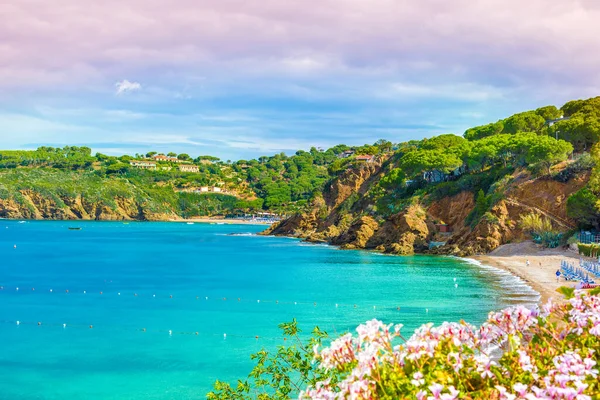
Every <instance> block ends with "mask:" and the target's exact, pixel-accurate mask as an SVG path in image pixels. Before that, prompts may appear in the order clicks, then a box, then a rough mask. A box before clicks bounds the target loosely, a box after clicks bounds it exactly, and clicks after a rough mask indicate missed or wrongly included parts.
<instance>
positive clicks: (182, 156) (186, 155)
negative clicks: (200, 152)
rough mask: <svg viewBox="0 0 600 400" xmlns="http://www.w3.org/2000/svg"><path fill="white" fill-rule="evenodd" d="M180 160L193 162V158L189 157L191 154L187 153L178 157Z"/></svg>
mask: <svg viewBox="0 0 600 400" xmlns="http://www.w3.org/2000/svg"><path fill="white" fill-rule="evenodd" d="M177 159H178V160H183V161H187V160H191V159H192V157H190V156H189V154H186V153H181V154H179V155H178V156H177Z"/></svg>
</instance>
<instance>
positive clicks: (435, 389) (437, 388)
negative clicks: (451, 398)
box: [428, 383, 444, 399]
mask: <svg viewBox="0 0 600 400" xmlns="http://www.w3.org/2000/svg"><path fill="white" fill-rule="evenodd" d="M429 390H430V391H431V394H432V395H433V397H428V399H431V398H433V399H439V398H440V394H441V393H442V390H444V385H440V384H439V383H434V384H433V385H431V386H429Z"/></svg>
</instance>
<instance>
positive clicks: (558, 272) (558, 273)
mask: <svg viewBox="0 0 600 400" xmlns="http://www.w3.org/2000/svg"><path fill="white" fill-rule="evenodd" d="M558 278H560V269H557V270H556V282H558Z"/></svg>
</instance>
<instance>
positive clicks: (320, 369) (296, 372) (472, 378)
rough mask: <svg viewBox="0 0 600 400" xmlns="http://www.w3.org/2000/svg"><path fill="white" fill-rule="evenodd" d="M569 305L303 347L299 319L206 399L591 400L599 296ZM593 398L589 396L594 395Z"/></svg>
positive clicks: (364, 333) (382, 328)
mask: <svg viewBox="0 0 600 400" xmlns="http://www.w3.org/2000/svg"><path fill="white" fill-rule="evenodd" d="M559 291H560V292H561V293H563V294H565V295H566V296H567V298H568V301H566V302H563V303H560V304H558V305H555V304H552V303H551V302H549V303H548V304H547V305H545V306H544V307H543V310H542V311H539V310H530V309H527V308H525V307H522V306H518V307H513V308H508V309H505V310H503V311H500V312H497V313H490V315H489V317H488V320H487V321H486V322H485V323H483V324H482V325H481V327H479V328H477V327H475V326H473V325H470V324H468V323H466V322H464V321H461V322H460V323H449V322H444V323H443V324H442V325H441V326H439V327H434V326H433V324H426V325H423V326H421V327H420V328H419V329H417V330H416V331H415V333H414V334H413V335H412V336H411V337H410V338H408V339H406V338H405V337H404V336H403V335H402V333H401V329H402V325H393V324H389V325H386V324H384V323H382V322H380V321H377V320H371V321H369V322H367V323H366V324H364V325H360V326H359V327H358V328H357V329H356V332H357V335H356V336H353V335H352V334H351V333H347V334H345V335H343V336H341V337H339V338H338V339H336V340H334V341H332V342H331V343H330V344H329V346H327V347H322V341H323V340H324V339H325V338H327V335H326V334H325V333H323V332H322V331H320V330H318V329H316V330H315V332H314V336H313V338H312V339H311V341H310V342H309V343H308V344H306V345H304V344H303V343H302V342H301V341H298V342H296V341H295V340H296V339H298V335H297V334H298V332H299V331H298V329H297V326H296V321H293V322H292V323H290V324H283V325H282V328H283V330H284V334H285V335H286V337H291V338H292V339H294V341H295V343H296V344H293V345H291V346H290V347H284V346H281V347H279V348H278V350H277V352H276V353H275V354H271V353H269V352H267V351H266V350H263V351H261V352H259V353H257V354H255V355H253V356H252V358H253V359H256V360H257V361H258V365H257V366H256V367H255V368H254V370H253V371H252V373H251V374H250V377H249V380H246V381H239V382H238V385H237V387H235V388H234V387H232V386H230V385H229V384H227V383H223V382H217V383H216V384H215V391H214V392H212V393H209V394H208V398H209V399H211V400H217V399H219V400H220V399H251V398H255V397H254V395H255V393H261V394H260V395H259V397H258V398H260V399H265V400H268V399H287V398H289V397H290V396H291V395H292V394H293V393H294V392H298V391H300V390H301V389H300V388H304V390H302V391H300V399H374V400H377V399H389V400H392V399H406V398H411V399H415V398H416V399H419V400H422V399H448V400H450V399H458V398H461V399H463V398H464V399H515V398H519V399H525V398H527V399H559V398H560V399H563V398H564V399H575V398H577V399H592V398H597V396H598V394H599V393H600V380H598V367H597V366H598V363H600V352H598V349H599V348H600V297H598V296H597V295H598V294H599V293H600V289H595V290H594V291H592V292H591V293H590V294H589V295H586V294H584V293H583V292H575V291H574V290H573V289H571V288H561V289H560V290H559ZM592 396H595V397H592Z"/></svg>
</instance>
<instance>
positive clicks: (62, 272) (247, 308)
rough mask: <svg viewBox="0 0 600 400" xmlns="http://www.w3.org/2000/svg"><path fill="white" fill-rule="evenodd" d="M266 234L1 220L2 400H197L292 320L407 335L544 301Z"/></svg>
mask: <svg viewBox="0 0 600 400" xmlns="http://www.w3.org/2000/svg"><path fill="white" fill-rule="evenodd" d="M69 226H78V227H81V228H82V229H81V230H77V231H75V230H68V229H67V228H68V227H69ZM263 228H264V227H261V226H243V225H208V224H194V225H188V224H184V223H133V222H132V223H129V224H123V223H117V222H115V223H109V222H26V223H18V222H16V221H6V220H3V221H0V260H2V261H1V265H0V285H1V286H2V289H1V290H0V344H1V349H2V350H1V351H0V398H2V399H59V398H60V399H64V398H86V399H202V398H204V397H205V393H206V392H207V391H209V390H210V388H211V387H212V383H213V382H214V381H215V379H217V378H219V379H221V380H229V381H235V380H236V379H238V378H244V377H245V376H246V375H247V374H248V372H249V371H250V369H251V367H252V363H251V361H250V360H249V356H250V354H251V353H253V352H256V351H258V350H260V349H261V348H262V347H267V348H275V347H276V346H277V345H279V344H283V341H282V339H281V335H280V333H279V330H278V328H277V325H278V324H279V323H281V322H284V321H290V320H291V319H292V318H296V319H297V320H298V321H299V323H300V325H301V327H303V328H304V329H305V330H306V331H310V330H311V329H312V327H313V326H315V325H318V326H319V327H321V328H322V329H324V330H326V331H328V332H330V333H341V332H344V331H347V330H350V329H353V328H354V327H356V325H358V324H360V323H362V322H364V321H366V320H369V319H372V318H378V319H381V320H384V321H386V322H396V323H399V322H401V323H403V324H405V333H408V331H412V330H413V329H414V328H416V327H417V326H418V325H420V324H422V323H425V322H429V321H433V322H436V323H439V322H442V321H444V320H458V319H465V320H466V321H468V322H472V323H480V322H482V321H483V320H484V319H485V317H486V315H487V313H488V312H489V311H491V310H493V309H498V308H501V307H504V306H506V305H509V304H515V303H524V302H525V303H532V302H535V300H536V299H537V296H536V294H535V293H534V292H532V291H531V289H529V288H528V287H526V286H525V285H523V284H522V283H520V282H519V281H517V280H516V279H515V278H512V277H510V276H508V275H506V274H504V273H501V272H497V271H495V270H493V269H486V268H481V267H478V266H475V265H472V264H469V263H467V262H464V261H462V260H458V259H452V258H445V257H428V256H414V257H395V256H384V255H380V254H376V253H369V252H362V251H342V250H338V249H335V248H332V247H328V246H320V245H310V244H303V243H300V242H299V241H297V240H294V239H288V238H272V237H260V236H255V235H250V233H256V232H258V231H260V230H261V229H263ZM245 233H248V234H247V235H245ZM231 234H235V235H231ZM14 245H16V246H17V247H16V248H14ZM454 278H456V282H457V284H458V287H457V288H456V287H455V283H454ZM17 287H18V290H17ZM33 289H35V290H33ZM67 291H68V292H67ZM84 292H85V293H84ZM101 292H102V293H101ZM119 293H120V294H119ZM136 294H137V295H136ZM207 297H208V300H207V299H206V298H207ZM238 299H239V300H238ZM259 300H260V302H259ZM336 304H337V306H336ZM398 307H400V310H398ZM16 321H20V323H19V324H18V325H17V322H16ZM38 322H40V323H41V325H38ZM63 324H66V327H63ZM90 325H91V326H92V327H91V328H90ZM169 330H170V331H171V333H169ZM196 332H197V333H198V334H197V335H196ZM224 334H227V337H226V338H224ZM256 336H258V339H256V338H255V337H256Z"/></svg>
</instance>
